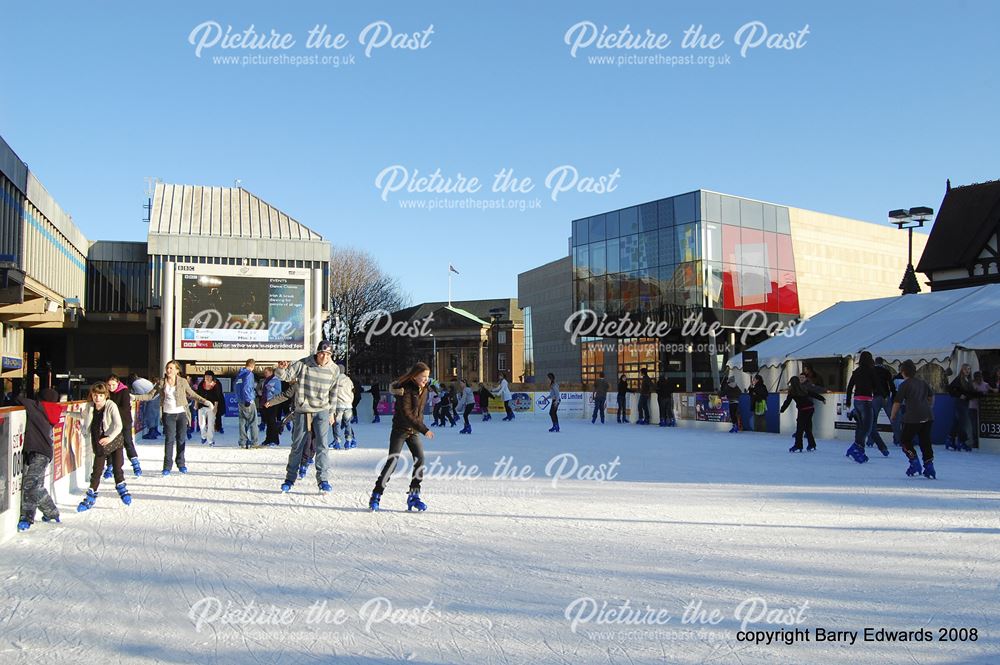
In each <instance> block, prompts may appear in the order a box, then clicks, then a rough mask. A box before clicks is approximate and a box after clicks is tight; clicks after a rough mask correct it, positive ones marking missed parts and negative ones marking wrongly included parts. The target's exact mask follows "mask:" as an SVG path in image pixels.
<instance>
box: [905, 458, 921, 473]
mask: <svg viewBox="0 0 1000 665" xmlns="http://www.w3.org/2000/svg"><path fill="white" fill-rule="evenodd" d="M923 472H924V469H923V467H921V466H920V460H918V459H917V458H916V457H914V458H913V459H911V460H910V468H908V469H907V470H906V475H908V476H910V477H911V478H912V477H913V476H919V475H920V474H922V473H923Z"/></svg>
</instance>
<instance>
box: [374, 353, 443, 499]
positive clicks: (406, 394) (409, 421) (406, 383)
mask: <svg viewBox="0 0 1000 665" xmlns="http://www.w3.org/2000/svg"><path fill="white" fill-rule="evenodd" d="M430 374H431V370H430V368H429V367H428V366H427V365H425V364H424V363H417V364H416V365H414V366H413V367H411V368H410V371H409V372H407V373H406V374H404V375H403V376H401V377H399V379H397V380H396V382H395V383H393V384H392V385H391V386H390V387H389V390H390V392H391V393H392V395H393V396H394V397H395V398H396V410H395V413H394V414H393V416H392V431H391V432H390V434H389V455H388V459H386V462H385V466H383V467H382V472H381V473H380V474H379V477H378V479H377V480H376V481H375V488H374V489H373V490H372V496H371V499H370V500H369V501H368V507H369V508H370V509H371V510H378V509H379V502H380V501H381V500H382V493H383V492H385V486H386V485H387V484H388V483H389V479H390V478H391V477H392V472H393V470H394V469H395V468H396V462H398V461H399V455H400V453H401V452H402V451H403V444H404V443H405V444H406V446H407V448H409V449H410V454H411V455H412V456H413V475H412V477H411V478H410V491H409V494H408V495H407V497H406V509H407V510H413V509H414V508H416V509H417V510H427V504H425V503H424V502H423V501H421V500H420V482H421V481H422V480H423V477H424V446H423V444H422V443H421V441H420V436H421V435H424V436H426V437H427V438H428V439H433V438H434V432H432V431H431V430H430V429H429V428H428V427H427V425H426V424H424V405H425V404H427V381H428V380H429V378H430Z"/></svg>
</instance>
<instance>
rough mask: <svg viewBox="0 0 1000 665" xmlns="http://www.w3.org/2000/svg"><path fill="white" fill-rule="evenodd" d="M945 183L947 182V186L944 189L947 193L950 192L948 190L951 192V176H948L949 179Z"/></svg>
mask: <svg viewBox="0 0 1000 665" xmlns="http://www.w3.org/2000/svg"><path fill="white" fill-rule="evenodd" d="M945 183H946V184H945V188H944V191H945V193H948V192H950V191H951V178H948V179H947V180H946V181H945Z"/></svg>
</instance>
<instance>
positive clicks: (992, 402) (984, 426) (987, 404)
mask: <svg viewBox="0 0 1000 665" xmlns="http://www.w3.org/2000/svg"><path fill="white" fill-rule="evenodd" d="M979 437H980V438H982V439H1000V395H997V394H992V395H983V396H982V397H980V398H979Z"/></svg>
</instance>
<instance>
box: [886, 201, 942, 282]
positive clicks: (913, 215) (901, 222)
mask: <svg viewBox="0 0 1000 665" xmlns="http://www.w3.org/2000/svg"><path fill="white" fill-rule="evenodd" d="M933 214H934V209H933V208H928V207H927V206H918V207H916V208H910V209H906V208H900V209H899V210H890V211H889V220H890V221H889V223H890V224H895V225H896V228H898V229H899V230H900V231H902V230H903V229H906V230H907V232H908V235H909V253H908V254H907V261H906V272H905V273H903V281H901V282H900V283H899V290H900V291H902V292H903V295H904V296H905V295H907V294H910V293H920V283H919V282H917V274H916V272H915V271H914V270H913V229H918V228H921V227H923V225H924V222H926V221H927V220H928V219H930V218H931V215H933Z"/></svg>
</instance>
